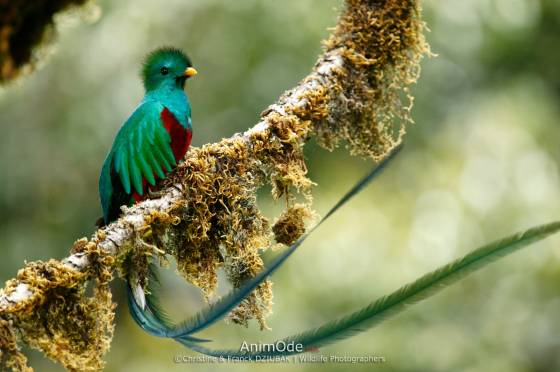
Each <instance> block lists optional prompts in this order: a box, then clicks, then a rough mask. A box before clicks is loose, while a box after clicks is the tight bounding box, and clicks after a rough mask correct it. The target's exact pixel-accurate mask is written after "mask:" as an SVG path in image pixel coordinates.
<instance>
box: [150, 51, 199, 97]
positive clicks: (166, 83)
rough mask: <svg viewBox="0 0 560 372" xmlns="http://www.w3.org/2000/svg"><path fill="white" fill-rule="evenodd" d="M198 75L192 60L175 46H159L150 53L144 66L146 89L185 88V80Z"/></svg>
mask: <svg viewBox="0 0 560 372" xmlns="http://www.w3.org/2000/svg"><path fill="white" fill-rule="evenodd" d="M194 75H196V70H195V69H194V68H193V67H192V63H191V60H190V59H189V57H187V56H186V55H185V53H183V52H182V51H180V50H179V49H175V48H169V47H165V48H159V49H156V50H154V51H153V52H152V53H150V54H148V56H147V57H146V60H145V61H144V66H143V67H142V80H143V82H144V87H145V88H146V91H151V90H155V89H158V88H160V87H165V88H175V87H176V88H179V89H183V88H184V86H185V81H186V80H187V79H188V78H190V77H191V76H194Z"/></svg>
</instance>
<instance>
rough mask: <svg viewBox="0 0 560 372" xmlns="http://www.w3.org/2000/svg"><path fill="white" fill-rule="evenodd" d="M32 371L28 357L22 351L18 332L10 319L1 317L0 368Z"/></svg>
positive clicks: (25, 371)
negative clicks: (18, 341)
mask: <svg viewBox="0 0 560 372" xmlns="http://www.w3.org/2000/svg"><path fill="white" fill-rule="evenodd" d="M7 369H9V370H14V371H24V372H30V371H32V369H31V368H29V367H28V366H27V358H26V357H25V355H23V354H22V353H21V351H20V350H19V347H18V344H17V338H16V334H15V333H14V330H13V327H12V325H11V324H10V322H9V321H7V320H5V319H1V318H0V370H2V371H4V370H7Z"/></svg>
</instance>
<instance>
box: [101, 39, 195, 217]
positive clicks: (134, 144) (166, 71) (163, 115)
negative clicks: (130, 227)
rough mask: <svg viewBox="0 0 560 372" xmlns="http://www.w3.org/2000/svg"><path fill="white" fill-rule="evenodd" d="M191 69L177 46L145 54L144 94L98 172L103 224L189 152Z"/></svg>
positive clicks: (139, 198)
mask: <svg viewBox="0 0 560 372" xmlns="http://www.w3.org/2000/svg"><path fill="white" fill-rule="evenodd" d="M194 75H196V70H195V69H194V68H193V67H192V64H191V61H190V60H189V58H188V57H187V56H186V55H185V54H184V53H183V52H181V51H180V50H178V49H174V48H161V49H157V50H155V51H154V52H152V53H150V54H149V55H148V57H147V58H146V61H145V62H144V66H143V68H142V79H143V82H144V88H145V90H146V94H145V96H144V99H143V100H142V102H140V105H139V106H138V107H137V108H136V110H134V112H133V113H132V115H130V117H129V118H128V119H127V120H126V121H125V123H124V124H123V126H122V127H121V129H120V130H119V132H118V133H117V136H116V137H115V140H114V142H113V147H112V148H111V150H110V151H109V154H108V155H107V158H106V159H105V162H104V163H103V168H102V169H101V175H100V177H99V196H100V199H101V206H102V208H103V220H104V222H105V224H108V223H110V222H112V221H114V220H116V219H117V218H118V217H119V215H120V213H121V209H120V208H121V206H123V205H130V204H132V203H134V202H135V201H139V200H142V199H143V197H144V196H145V194H146V192H147V191H148V190H147V189H148V187H149V186H154V185H155V184H156V181H157V179H164V178H165V176H166V174H167V173H168V172H171V171H172V170H173V168H175V167H176V166H177V162H179V160H181V159H182V158H183V157H184V156H185V154H186V153H187V150H188V149H189V146H190V144H191V138H192V121H191V106H190V103H189V99H188V97H187V95H186V94H185V91H184V87H185V81H186V80H187V79H188V78H190V77H191V76H194Z"/></svg>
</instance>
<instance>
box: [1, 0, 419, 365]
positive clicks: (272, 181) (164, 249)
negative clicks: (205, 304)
mask: <svg viewBox="0 0 560 372" xmlns="http://www.w3.org/2000/svg"><path fill="white" fill-rule="evenodd" d="M423 28H424V25H423V22H422V21H421V19H420V10H419V6H418V4H417V3H416V1H411V0H347V1H346V6H345V9H344V11H343V13H342V14H341V16H340V18H339V21H338V24H337V25H336V27H335V28H334V29H333V31H332V34H331V36H330V37H329V39H328V40H326V41H325V43H324V53H323V55H322V56H320V57H319V60H318V61H317V63H316V65H315V67H314V68H313V71H312V72H311V73H310V74H309V76H307V77H306V78H305V79H304V80H303V81H301V82H300V83H299V84H298V85H297V86H296V87H295V88H294V89H292V90H290V91H287V92H286V93H284V94H283V95H282V96H281V97H280V98H279V100H278V102H277V103H275V104H273V105H271V106H270V107H268V108H267V109H266V110H265V111H264V112H263V113H262V114H261V120H260V121H259V122H258V123H257V124H256V125H255V126H254V127H253V128H251V129H249V130H248V131H246V132H245V133H243V134H236V135H234V136H233V137H231V138H228V139H223V140H222V141H220V142H218V143H213V144H208V145H205V146H203V147H201V148H193V149H191V150H190V151H189V153H188V155H187V156H186V159H185V161H184V162H183V163H182V164H180V165H179V166H178V168H177V170H176V171H175V172H174V173H173V174H172V175H170V177H169V178H168V179H166V180H165V182H163V183H162V185H160V191H159V192H158V193H157V194H158V195H159V197H157V198H153V199H150V200H146V201H143V202H141V203H138V204H136V205H134V206H133V207H130V208H126V207H124V208H123V215H122V217H121V218H120V219H119V220H118V221H116V222H114V223H112V224H111V225H109V226H106V227H105V228H103V229H100V230H98V231H96V232H95V233H94V234H93V236H92V237H91V238H90V239H86V238H82V239H80V240H77V241H76V242H75V243H74V245H73V247H72V250H71V255H70V256H69V257H67V258H65V259H63V260H61V261H58V260H49V261H47V262H32V263H29V264H27V265H26V266H25V267H24V268H22V269H21V270H20V271H19V272H18V274H17V276H16V278H14V279H11V280H9V281H8V282H7V283H6V286H5V287H4V289H3V290H2V291H1V292H0V337H1V340H0V345H1V346H2V355H1V357H2V363H3V364H4V365H6V366H8V367H12V368H14V369H25V368H27V366H26V361H25V357H24V356H23V355H22V354H21V353H20V352H19V349H18V342H24V343H27V344H28V345H30V346H32V347H36V348H38V349H40V350H42V351H43V352H44V353H45V354H46V355H47V356H48V357H50V358H52V359H54V360H57V361H59V362H60V363H62V364H63V365H64V366H65V367H66V368H69V369H78V370H88V369H89V370H91V369H93V370H96V369H100V368H102V367H103V360H102V356H103V354H104V353H105V352H106V351H107V350H108V348H109V344H110V340H111V336H112V330H113V316H114V314H113V304H112V302H111V293H110V291H109V289H108V283H109V281H110V280H111V279H112V278H113V276H112V273H113V272H114V271H115V270H116V271H117V272H118V273H119V274H120V275H121V276H123V277H131V276H132V277H133V279H136V280H137V281H138V282H139V283H140V285H141V286H145V285H146V283H145V281H146V280H147V279H146V277H147V276H146V271H147V267H148V263H149V260H150V259H151V257H157V258H159V259H160V262H162V263H164V262H165V261H166V257H167V256H172V257H174V258H175V260H176V261H177V268H178V271H179V273H180V274H181V275H183V276H184V278H185V279H186V280H187V281H189V282H191V283H193V284H195V285H197V286H198V287H200V288H201V290H202V291H203V293H204V294H205V296H206V297H208V296H210V295H211V294H212V293H213V291H214V289H215V287H216V283H217V280H216V278H217V276H216V271H217V269H218V268H219V267H223V268H224V269H225V271H226V273H227V276H228V279H229V280H230V281H231V282H232V284H233V285H234V286H235V287H238V286H239V285H240V284H241V283H242V282H243V281H244V280H245V279H247V278H249V277H252V276H254V275H256V273H257V272H258V271H259V270H260V269H261V268H262V266H263V264H262V260H261V257H260V255H259V252H258V251H259V249H262V248H266V247H270V246H271V245H272V244H273V241H274V239H276V242H277V243H278V244H281V243H282V244H288V243H290V242H293V241H294V240H296V239H297V238H298V237H299V236H300V235H301V234H302V233H303V232H304V231H305V224H304V222H305V219H306V218H308V217H310V216H312V211H311V210H310V204H311V192H310V188H311V186H312V185H313V183H312V182H311V180H309V179H308V178H307V177H306V173H307V169H306V165H305V162H304V157H303V152H302V149H303V145H304V144H305V142H306V141H307V140H309V139H310V138H311V137H315V138H316V139H317V141H318V142H319V143H320V144H322V145H323V146H325V147H326V148H328V149H333V148H334V147H336V146H337V145H338V144H339V143H342V142H344V143H346V144H347V147H348V148H349V150H350V151H351V152H352V153H353V154H359V155H362V156H368V157H371V158H372V159H374V160H379V159H381V158H383V157H384V156H385V155H386V154H388V153H389V152H390V151H391V150H392V149H394V148H395V147H396V146H397V145H398V144H399V143H400V142H401V139H402V136H403V135H404V129H405V125H406V123H407V122H411V119H410V109H411V104H412V98H411V96H410V95H409V91H408V87H409V85H410V84H412V83H414V82H415V81H416V79H417V77H418V73H419V61H420V59H421V58H422V56H423V55H425V54H427V53H429V50H428V47H427V45H426V43H425V40H424V38H423V34H422V31H423ZM266 184H269V185H271V186H272V194H273V196H274V197H275V198H281V197H283V198H285V202H286V209H285V211H284V212H283V213H282V215H281V216H279V218H278V220H277V222H276V223H275V224H272V223H270V222H269V221H268V220H267V219H266V218H265V217H264V216H263V215H262V214H261V212H260V211H259V209H258V207H257V203H256V192H257V190H258V188H260V187H262V186H263V185H266ZM298 194H299V195H303V196H304V198H303V200H304V202H303V203H302V202H301V201H300V202H299V203H298V202H297V195H298ZM272 225H273V226H272ZM88 282H92V283H94V292H93V295H92V296H90V297H88V296H86V294H85V286H86V283H88ZM271 296H272V293H271V289H270V283H268V282H265V283H263V284H262V285H260V286H259V287H258V288H257V290H255V292H254V293H252V294H251V296H250V297H249V298H248V299H247V300H245V301H244V302H243V303H242V304H241V305H240V306H239V307H238V308H237V309H236V310H235V311H233V312H232V314H230V318H231V319H232V320H233V321H234V322H237V323H241V324H247V322H248V320H250V319H252V318H254V319H257V320H258V322H259V323H260V325H261V327H262V328H264V327H266V323H265V317H266V315H267V314H268V312H269V311H270V306H271Z"/></svg>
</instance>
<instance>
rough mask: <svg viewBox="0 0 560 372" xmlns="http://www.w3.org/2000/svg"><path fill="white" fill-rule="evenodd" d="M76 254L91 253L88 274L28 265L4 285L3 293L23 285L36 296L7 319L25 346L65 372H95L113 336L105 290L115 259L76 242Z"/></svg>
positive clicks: (62, 267) (59, 265)
mask: <svg viewBox="0 0 560 372" xmlns="http://www.w3.org/2000/svg"><path fill="white" fill-rule="evenodd" d="M74 249H75V250H77V251H83V252H88V253H89V256H88V259H89V260H90V261H92V262H93V264H92V265H91V271H89V272H80V271H77V270H74V269H72V268H70V267H69V266H67V265H64V264H63V263H61V262H60V261H56V260H49V261H47V262H41V261H38V262H32V263H29V264H27V266H26V267H25V268H24V269H21V270H20V271H19V272H18V274H17V276H16V278H15V279H12V280H10V281H8V282H7V284H6V288H5V291H6V292H7V293H10V292H11V291H12V290H14V289H15V286H16V283H19V284H21V283H24V284H26V285H27V286H28V290H29V291H30V292H32V293H36V294H39V295H38V296H33V297H30V298H29V299H27V300H24V301H20V302H19V303H18V307H17V309H12V310H14V311H13V312H12V313H11V314H9V315H10V316H11V318H13V319H11V321H12V323H13V326H14V327H15V328H17V329H18V331H19V334H20V336H21V339H22V341H23V342H25V343H27V344H28V345H30V346H32V347H35V348H37V349H39V350H41V351H43V353H45V355H46V356H48V357H50V358H52V359H54V360H57V361H58V362H60V363H61V364H62V365H63V366H64V367H66V368H68V369H71V370H81V371H88V370H91V371H93V370H99V369H101V368H103V365H104V362H103V359H102V357H103V355H104V354H105V352H106V351H107V350H108V349H109V346H110V340H111V338H112V333H113V317H114V305H113V303H112V300H111V292H110V290H109V286H108V284H109V282H110V280H111V279H112V275H111V271H110V270H109V269H108V267H109V266H106V265H110V264H111V263H112V260H113V259H112V257H110V256H108V255H107V254H106V253H103V252H101V251H98V250H97V246H96V244H94V243H91V242H89V243H88V242H87V240H85V239H82V240H78V241H77V242H76V243H75V245H74ZM92 274H95V278H96V279H95V280H94V283H92V284H93V290H92V292H93V294H92V295H91V296H88V295H86V285H87V280H88V278H90V277H91V275H92ZM15 314H17V317H15V316H13V315H15ZM1 336H2V337H1V339H2V340H6V339H7V340H9V338H5V337H4V336H6V335H4V334H2V335H1ZM3 342H6V341H3ZM16 356H17V354H16ZM13 360H14V363H16V362H18V363H20V362H22V360H21V358H16V359H13Z"/></svg>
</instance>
